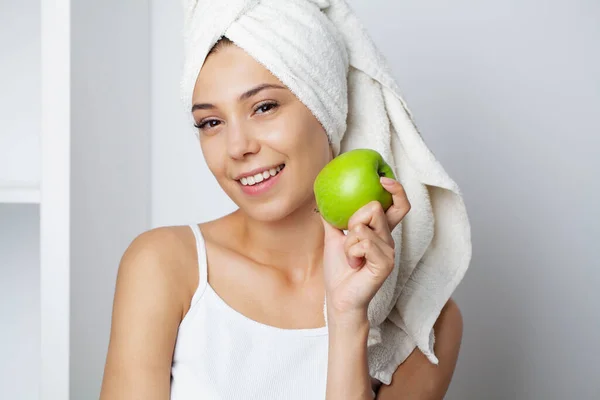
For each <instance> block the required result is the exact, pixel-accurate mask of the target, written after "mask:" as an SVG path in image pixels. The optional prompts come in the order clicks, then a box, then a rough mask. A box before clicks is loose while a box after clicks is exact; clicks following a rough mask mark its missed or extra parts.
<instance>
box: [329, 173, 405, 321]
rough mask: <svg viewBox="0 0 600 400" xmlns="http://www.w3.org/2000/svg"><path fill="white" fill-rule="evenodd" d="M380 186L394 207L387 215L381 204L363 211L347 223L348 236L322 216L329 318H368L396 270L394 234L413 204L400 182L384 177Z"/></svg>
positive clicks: (372, 204)
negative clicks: (384, 283)
mask: <svg viewBox="0 0 600 400" xmlns="http://www.w3.org/2000/svg"><path fill="white" fill-rule="evenodd" d="M381 183H382V185H383V187H384V188H385V189H386V190H387V191H388V192H390V193H391V194H392V198H393V204H392V206H391V207H390V208H389V209H388V210H387V212H384V211H383V208H382V206H381V204H380V203H379V202H378V201H373V202H371V203H369V204H367V205H365V206H364V207H362V208H360V209H359V210H358V211H356V212H355V213H354V215H352V217H351V218H350V221H349V222H348V234H347V235H344V232H343V231H341V230H339V229H336V228H335V227H333V226H332V225H330V224H329V223H327V222H326V221H325V220H324V219H323V218H322V217H321V220H322V222H323V226H324V229H325V243H324V254H323V265H324V266H323V268H324V273H325V291H326V295H327V308H328V315H329V316H330V317H334V318H338V317H339V318H346V317H349V318H354V317H358V318H360V317H361V316H366V312H367V309H368V307H369V303H370V302H371V299H373V297H374V296H375V294H376V293H377V291H378V290H379V288H380V287H381V286H382V285H383V282H384V281H385V279H386V278H387V277H388V275H389V274H390V272H391V271H392V269H393V268H394V239H393V238H392V235H391V232H392V230H393V229H394V228H395V227H396V225H398V224H399V223H400V221H402V219H403V218H404V216H405V215H406V214H407V213H408V212H409V211H410V203H409V201H408V198H407V197H406V193H405V192H404V188H403V187H402V185H401V184H400V183H399V182H398V181H395V180H393V179H389V178H383V177H382V178H381Z"/></svg>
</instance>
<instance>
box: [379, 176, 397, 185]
mask: <svg viewBox="0 0 600 400" xmlns="http://www.w3.org/2000/svg"><path fill="white" fill-rule="evenodd" d="M379 181H380V182H381V184H382V185H393V184H394V183H396V181H395V180H393V179H391V178H388V177H387V176H382V177H381V178H380V179H379Z"/></svg>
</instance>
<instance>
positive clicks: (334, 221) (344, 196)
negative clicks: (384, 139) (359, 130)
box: [314, 149, 396, 230]
mask: <svg viewBox="0 0 600 400" xmlns="http://www.w3.org/2000/svg"><path fill="white" fill-rule="evenodd" d="M382 176H385V177H388V178H391V179H396V177H395V176H394V172H393V170H392V168H391V167H390V166H389V165H388V164H387V163H386V162H385V160H384V159H383V157H382V155H381V154H379V153H378V152H377V151H375V150H371V149H356V150H350V151H348V152H346V153H342V154H340V155H339V156H337V157H335V158H334V159H333V160H331V161H330V162H329V163H328V164H327V165H325V167H323V169H322V170H321V172H319V174H318V175H317V178H316V179H315V183H314V192H315V198H316V200H317V208H318V210H319V213H320V214H321V215H322V216H323V219H325V221H327V222H329V223H330V224H331V225H333V226H335V227H336V228H338V229H342V230H345V229H348V220H349V219H350V217H351V216H352V215H353V214H354V213H355V212H356V211H357V210H358V209H359V208H361V207H362V206H364V205H366V204H368V203H370V202H371V201H374V200H377V201H378V202H379V203H381V205H382V206H383V209H384V210H387V209H388V208H390V206H391V205H392V195H391V194H390V192H388V191H387V190H385V188H384V187H383V186H382V185H381V182H380V181H379V178H380V177H382Z"/></svg>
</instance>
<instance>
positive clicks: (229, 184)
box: [192, 45, 332, 221]
mask: <svg viewBox="0 0 600 400" xmlns="http://www.w3.org/2000/svg"><path fill="white" fill-rule="evenodd" d="M193 105H194V106H193V110H192V113H193V116H194V120H195V123H196V127H197V128H198V130H199V135H200V144H201V147H202V152H203V154H204V157H205V159H206V163H207V165H208V168H209V169H210V170H211V172H212V173H213V174H214V176H215V177H216V179H217V181H218V182H219V184H220V186H221V187H222V188H223V190H224V191H225V192H226V193H227V195H229V197H230V198H231V199H232V200H233V201H234V202H235V203H236V204H237V205H238V207H240V208H241V209H242V210H243V211H245V212H246V213H247V214H248V215H250V216H251V217H252V218H254V219H257V220H261V221H276V220H280V219H282V218H284V217H286V216H287V215H289V214H291V213H292V212H294V211H296V210H298V209H300V208H306V209H309V208H310V209H312V207H314V193H313V183H314V180H315V178H316V176H317V174H318V173H319V171H320V170H321V169H322V168H323V166H325V164H326V163H327V162H328V161H329V160H331V156H332V153H331V148H330V146H329V143H328V140H327V136H326V134H325V130H324V129H323V127H322V126H321V124H320V123H319V121H318V120H317V119H316V118H315V117H314V116H313V114H312V113H311V112H310V111H309V110H308V108H306V106H305V105H304V104H303V103H302V102H300V100H298V98H297V97H296V96H295V95H294V94H293V93H292V92H291V91H290V90H289V89H288V88H287V87H285V86H284V85H283V84H282V83H281V82H280V81H279V79H277V78H276V77H275V76H273V75H272V74H271V73H270V71H269V70H267V69H266V68H265V67H263V66H262V65H261V64H260V63H258V62H256V61H255V60H254V59H253V58H252V57H251V56H249V55H248V54H247V53H246V52H245V51H243V50H242V49H241V48H239V47H237V46H235V45H229V46H225V47H222V48H220V49H219V51H217V52H216V53H213V54H211V55H210V56H209V57H208V58H207V60H206V61H205V63H204V65H203V67H202V69H201V71H200V74H199V75H198V79H197V81H196V86H195V88H194V94H193ZM280 168H282V169H281V170H280V171H279V169H280ZM257 182H258V183H257Z"/></svg>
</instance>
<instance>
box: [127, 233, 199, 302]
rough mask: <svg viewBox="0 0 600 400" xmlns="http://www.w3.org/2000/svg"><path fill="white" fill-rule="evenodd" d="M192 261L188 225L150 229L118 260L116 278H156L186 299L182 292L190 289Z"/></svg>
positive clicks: (194, 259) (193, 271)
mask: <svg viewBox="0 0 600 400" xmlns="http://www.w3.org/2000/svg"><path fill="white" fill-rule="evenodd" d="M196 262H197V257H196V244H195V240H194V237H193V233H192V231H191V229H190V228H189V227H188V226H167V227H160V228H154V229H150V230H148V231H145V232H143V233H141V234H140V235H138V236H137V237H136V238H135V239H134V240H133V241H132V242H131V244H130V245H129V247H128V248H127V250H126V251H125V253H124V254H123V257H122V259H121V263H120V265H119V277H120V276H123V275H127V276H132V277H137V278H139V279H142V278H143V279H149V280H156V281H158V282H157V283H158V284H162V285H164V286H165V289H167V290H169V289H171V290H175V291H176V292H177V293H179V294H182V295H183V296H184V298H187V297H188V295H189V297H191V294H189V293H186V292H190V291H193V286H192V285H190V281H191V280H192V281H193V280H194V274H196V275H197V268H196V267H195V266H196ZM195 279H196V280H197V277H196V278H195ZM159 282H160V283H159Z"/></svg>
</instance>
